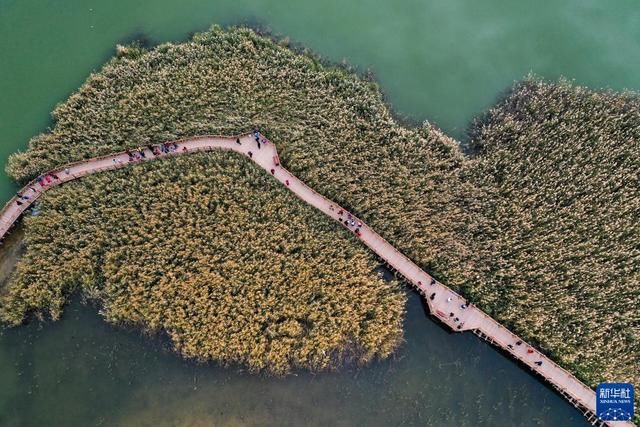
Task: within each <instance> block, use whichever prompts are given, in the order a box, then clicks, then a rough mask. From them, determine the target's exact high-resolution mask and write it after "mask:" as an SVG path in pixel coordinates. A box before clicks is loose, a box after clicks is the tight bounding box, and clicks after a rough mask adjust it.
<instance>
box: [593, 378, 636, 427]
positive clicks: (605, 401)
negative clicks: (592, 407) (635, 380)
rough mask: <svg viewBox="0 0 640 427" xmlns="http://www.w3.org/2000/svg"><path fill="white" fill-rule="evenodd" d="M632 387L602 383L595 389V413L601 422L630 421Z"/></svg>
mask: <svg viewBox="0 0 640 427" xmlns="http://www.w3.org/2000/svg"><path fill="white" fill-rule="evenodd" d="M633 399H634V397H633V385H631V384H629V383H603V384H600V385H598V387H597V388H596V413H597V414H598V419H600V420H601V421H630V420H631V419H632V418H633Z"/></svg>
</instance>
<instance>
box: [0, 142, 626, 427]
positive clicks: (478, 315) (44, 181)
mask: <svg viewBox="0 0 640 427" xmlns="http://www.w3.org/2000/svg"><path fill="white" fill-rule="evenodd" d="M259 139H260V140H262V141H263V143H258V142H257V141H256V138H255V136H254V135H253V134H245V135H240V136H237V137H224V136H201V137H195V138H190V139H184V140H179V141H173V142H168V143H166V144H162V145H161V146H155V147H156V148H159V147H163V148H167V147H170V148H171V149H166V150H164V149H163V150H160V149H156V148H154V150H153V151H152V149H151V148H150V147H147V148H144V149H141V150H140V151H137V152H136V151H135V150H131V151H132V152H133V153H137V154H136V156H135V157H132V156H130V154H129V153H128V152H121V153H116V154H113V155H109V156H105V157H98V158H93V159H88V160H83V161H80V162H76V163H72V164H68V165H65V166H63V167H61V168H58V169H56V170H53V171H50V172H48V173H46V174H44V175H42V176H41V177H38V178H37V179H36V180H33V181H31V182H30V183H28V184H27V185H26V186H24V187H23V188H22V189H21V190H20V191H19V192H18V194H17V195H16V196H15V197H13V198H12V199H11V200H10V201H9V202H8V203H7V204H6V205H5V207H4V208H3V209H2V211H0V239H2V238H4V237H5V235H6V234H7V233H8V232H9V230H10V229H11V227H12V226H13V224H14V223H15V222H16V221H17V220H18V218H19V217H20V216H21V215H22V213H23V212H24V211H25V210H27V209H28V208H29V207H30V206H31V205H32V204H33V203H34V201H35V200H37V199H38V198H39V197H40V196H41V195H42V194H43V193H44V192H45V191H46V190H47V189H49V188H51V187H54V186H56V185H60V184H63V183H65V182H67V181H72V180H75V179H77V178H81V177H83V176H85V175H90V174H94V173H97V172H102V171H107V170H112V169H118V168H121V167H125V166H127V165H129V164H135V163H137V162H140V161H148V160H153V159H155V158H164V157H170V156H173V155H180V154H187V153H194V152H206V151H212V150H229V151H235V152H238V153H241V154H244V155H246V156H248V157H249V158H250V159H251V160H252V161H253V162H254V163H256V164H258V165H259V166H260V167H262V168H263V169H265V170H266V171H267V173H269V174H271V175H272V176H273V177H274V178H275V179H276V180H278V181H280V182H281V183H282V184H283V185H285V186H286V187H287V188H288V189H289V190H291V191H292V192H293V193H294V194H295V195H296V196H298V197H299V198H300V199H302V200H303V201H304V202H306V203H308V204H309V205H311V206H313V207H315V208H316V209H318V210H320V211H321V212H323V213H324V214H325V215H327V216H329V217H331V218H333V219H334V220H336V221H338V222H340V223H341V224H342V225H343V226H344V227H346V228H347V229H348V230H349V231H350V232H352V233H355V234H356V235H357V236H358V237H359V238H360V240H362V242H363V243H364V244H365V245H367V246H368V247H369V248H370V249H371V250H372V251H374V252H375V253H376V254H377V255H378V256H379V257H380V258H382V259H383V260H384V261H385V262H386V263H387V264H388V266H389V267H391V268H392V269H393V270H395V271H397V272H398V273H399V274H400V275H402V276H403V277H404V278H405V279H406V280H407V281H409V282H410V283H411V284H412V285H413V286H415V287H416V288H417V289H418V291H419V292H420V294H422V295H423V296H424V297H425V299H426V302H427V305H428V307H429V310H430V312H431V314H432V315H433V316H434V317H437V318H438V319H439V320H440V321H441V322H442V323H444V324H445V325H447V326H448V327H449V328H450V329H451V330H452V331H454V332H462V331H469V330H470V331H472V332H473V333H475V334H476V335H478V336H480V337H481V338H483V339H485V340H487V341H488V342H490V343H492V344H494V345H495V346H497V347H499V348H500V349H502V350H503V351H504V352H506V353H508V354H509V355H510V356H511V357H513V358H514V359H516V360H518V361H519V362H521V363H523V364H524V365H526V366H528V367H529V368H530V369H531V370H532V371H534V372H535V373H536V374H537V375H538V376H540V377H542V378H544V379H545V380H546V381H548V382H549V383H550V384H551V385H552V386H553V387H554V388H555V389H556V390H558V391H559V392H560V394H562V395H563V396H564V397H565V398H567V399H568V400H569V401H570V402H571V403H572V404H573V405H574V406H576V407H577V408H578V409H580V410H581V411H582V412H583V413H584V414H585V416H586V417H587V419H588V420H589V421H590V422H591V423H592V424H594V425H613V424H608V423H606V422H602V421H599V420H598V419H597V417H596V416H595V411H596V395H595V392H594V391H593V390H592V389H591V388H590V387H588V386H587V385H585V384H584V383H582V382H581V381H580V380H578V379H577V378H576V377H575V376H573V375H572V374H571V373H569V372H568V371H566V370H565V369H563V368H562V367H560V366H559V365H558V364H556V363H555V362H553V361H552V360H550V359H549V358H547V357H546V356H545V355H543V354H542V353H541V352H540V351H538V350H537V349H535V348H533V347H532V346H530V345H529V344H527V343H526V342H524V341H523V340H522V339H521V338H519V337H518V336H517V335H515V334H514V333H512V332H511V331H509V330H508V329H507V328H505V327H504V326H502V325H501V324H500V323H498V322H497V321H495V320H494V319H493V318H491V317H489V316H488V315H487V314H486V313H484V312H483V311H482V310H480V309H479V308H477V307H475V306H474V305H472V304H468V303H467V301H466V300H465V299H464V298H463V297H462V296H460V295H459V294H457V293H456V292H454V291H453V290H451V289H450V288H448V287H447V286H445V285H443V284H442V283H439V282H438V281H437V280H435V279H434V278H433V277H432V276H430V275H429V274H428V273H426V272H425V271H424V270H422V269H421V268H420V267H418V266H417V265H416V264H415V263H414V262H412V261H411V260H410V259H409V258H407V257H406V256H404V255H403V254H402V253H400V252H399V251H398V250H397V249H396V248H395V247H394V246H392V245H391V244H390V243H389V242H387V241H386V240H385V239H383V238H382V237H381V236H380V235H378V234H377V233H376V232H375V231H374V230H372V229H371V228H369V226H368V225H366V224H365V223H364V222H363V221H362V220H360V219H359V218H357V217H355V215H353V214H352V213H350V212H348V211H347V210H345V209H344V208H342V207H341V206H339V205H337V204H335V203H334V202H332V201H331V200H328V199H327V198H325V197H324V196H322V195H321V194H318V193H317V192H316V191H314V190H313V189H312V188H310V187H308V186H307V185H306V184H305V183H304V182H302V181H300V180H299V179H298V178H296V177H295V176H294V175H293V174H291V172H289V171H288V170H287V169H285V168H284V167H283V166H282V165H281V164H280V161H279V158H278V153H277V150H276V147H275V146H274V145H273V144H272V143H271V142H268V140H266V139H265V138H264V137H263V136H260V137H259ZM258 145H260V147H258ZM154 151H155V153H154ZM140 153H144V156H141V155H140ZM633 425H634V424H633V423H632V422H630V421H627V422H620V421H618V422H615V426H625V427H631V426H633Z"/></svg>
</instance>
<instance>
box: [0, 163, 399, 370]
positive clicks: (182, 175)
mask: <svg viewBox="0 0 640 427" xmlns="http://www.w3.org/2000/svg"><path fill="white" fill-rule="evenodd" d="M41 209H42V213H41V214H40V215H38V216H33V217H29V218H26V219H25V222H26V228H27V229H28V230H30V231H29V232H28V234H27V241H26V243H27V247H28V250H27V252H26V254H25V256H24V258H23V259H22V262H20V264H19V266H18V269H17V272H16V274H15V276H14V284H13V286H12V287H11V288H10V289H9V295H8V297H9V298H8V299H6V300H5V301H4V305H3V307H2V311H1V312H0V314H1V315H2V317H3V318H4V320H6V321H8V322H11V323H20V322H22V319H23V316H24V315H25V314H26V313H29V312H34V311H35V312H38V313H40V315H41V316H47V317H50V318H53V319H57V318H59V317H60V315H61V312H62V308H63V305H64V304H65V302H66V300H67V297H68V295H69V294H70V293H71V292H73V291H80V292H81V293H82V295H83V296H84V297H86V298H89V299H91V300H93V301H95V302H96V303H97V304H98V305H99V306H100V310H101V313H102V315H103V316H104V317H105V318H106V319H107V320H108V321H110V322H113V323H116V324H132V325H140V326H142V327H143V328H145V329H146V330H148V331H151V332H154V331H166V333H167V334H168V335H169V337H170V338H171V340H172V342H173V344H174V345H175V347H176V349H177V350H178V351H179V352H180V353H181V354H182V355H184V356H185V357H189V358H195V359H199V360H209V359H214V360H217V361H220V362H222V363H224V364H230V363H243V364H245V365H246V366H248V367H249V368H250V369H251V370H253V371H267V372H271V373H275V374H285V373H287V372H289V371H290V370H291V369H296V368H307V369H311V370H326V369H333V368H336V367H338V366H340V364H342V363H344V362H346V361H351V362H355V363H357V364H361V363H366V362H369V361H370V360H372V359H373V358H375V357H380V358H385V357H387V356H389V355H390V354H391V353H392V352H393V350H394V349H395V348H396V347H397V346H398V344H399V343H400V341H401V338H402V321H403V313H404V302H405V297H404V294H403V293H402V291H401V290H400V288H399V287H398V286H397V284H396V283H393V282H385V281H383V280H382V278H380V277H379V276H378V275H377V274H376V272H375V269H376V267H377V264H376V262H375V260H374V258H373V257H372V256H371V255H370V254H369V253H368V252H367V251H366V250H365V249H364V247H362V246H361V245H360V244H359V243H358V242H357V240H356V239H355V238H354V237H353V236H351V234H350V233H348V232H347V231H345V230H343V229H342V228H341V227H340V226H339V225H338V224H336V223H334V222H332V221H331V220H329V219H328V218H326V217H324V216H323V215H322V214H321V213H320V212H317V211H315V210H313V209H312V208H310V207H309V206H307V205H305V204H304V203H303V202H301V201H299V200H298V199H296V197H295V196H294V195H293V194H292V193H290V192H288V191H287V190H286V189H285V188H282V187H281V186H280V185H279V184H278V183H277V182H276V181H275V180H273V179H271V178H270V177H269V176H267V174H265V173H264V171H263V170H262V169H260V168H258V167H256V166H254V165H253V164H252V163H250V162H249V161H247V160H246V159H244V158H243V157H241V156H240V155H238V154H235V153H232V154H230V153H223V152H212V153H207V154H197V155H191V156H188V157H180V158H176V159H165V160H159V161H155V162H153V163H144V164H139V165H136V166H132V167H129V168H125V169H122V170H118V171H113V172H108V173H103V174H98V175H92V176H89V177H86V178H84V179H83V180H82V182H74V183H70V184H68V185H64V186H62V187H58V188H55V189H52V190H50V191H49V192H48V193H47V196H46V197H45V198H44V199H43V202H42V203H41Z"/></svg>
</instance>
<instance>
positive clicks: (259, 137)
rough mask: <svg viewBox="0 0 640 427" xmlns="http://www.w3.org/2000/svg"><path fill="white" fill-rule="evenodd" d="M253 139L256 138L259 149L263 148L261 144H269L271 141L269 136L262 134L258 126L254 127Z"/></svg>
mask: <svg viewBox="0 0 640 427" xmlns="http://www.w3.org/2000/svg"><path fill="white" fill-rule="evenodd" d="M253 139H255V140H256V144H258V150H259V149H260V148H261V146H260V144H262V145H267V143H268V142H269V140H268V139H267V138H265V137H264V136H262V134H261V133H260V130H259V129H258V128H254V129H253ZM238 141H239V140H238Z"/></svg>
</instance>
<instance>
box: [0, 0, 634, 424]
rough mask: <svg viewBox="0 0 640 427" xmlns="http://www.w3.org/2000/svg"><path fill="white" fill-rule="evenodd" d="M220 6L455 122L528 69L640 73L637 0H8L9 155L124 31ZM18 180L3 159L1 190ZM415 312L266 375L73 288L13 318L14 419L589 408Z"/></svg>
mask: <svg viewBox="0 0 640 427" xmlns="http://www.w3.org/2000/svg"><path fill="white" fill-rule="evenodd" d="M213 23H218V24H222V25H230V24H234V23H252V24H259V25H261V26H264V27H268V28H270V29H271V30H272V31H273V32H275V33H277V34H282V35H286V36H289V37H290V38H291V39H292V40H294V41H297V42H300V43H302V44H304V45H306V46H308V47H310V48H312V49H314V50H315V51H316V52H318V53H319V54H321V55H323V56H325V57H327V58H329V59H331V60H334V61H342V60H345V59H346V60H347V61H348V62H349V63H351V64H353V65H356V66H357V67H359V68H360V69H366V68H371V69H372V70H373V72H374V74H375V75H376V77H377V79H378V80H379V81H380V83H381V85H382V88H383V89H384V91H385V95H386V96H387V98H388V100H389V102H390V103H391V104H392V106H393V107H394V109H395V110H396V111H397V112H399V113H400V114H401V115H403V116H406V117H408V118H409V119H410V120H412V121H413V122H416V123H418V122H420V121H422V120H425V119H429V120H430V121H431V122H434V123H436V124H437V125H438V126H440V127H441V128H443V129H444V130H445V131H446V132H448V133H450V134H451V135H454V136H456V137H463V135H464V130H465V128H466V126H467V124H468V123H469V120H470V119H471V118H472V117H473V116H474V115H475V114H477V113H479V112H481V111H483V110H484V109H486V108H487V107H488V106H489V105H491V103H492V102H493V101H494V99H495V98H496V96H498V94H499V93H500V92H501V91H502V90H504V89H506V88H507V87H508V86H509V85H510V84H511V83H513V81H514V80H517V79H520V78H521V77H523V76H524V75H526V74H527V73H529V72H531V71H532V72H535V73H536V74H538V75H541V76H544V77H548V78H557V77H558V76H561V75H563V76H566V77H568V78H571V79H575V80H576V81H577V82H578V83H580V84H585V85H588V86H591V87H595V88H599V87H605V86H606V87H612V88H614V89H623V88H630V89H640V74H638V73H637V70H638V69H640V43H638V41H639V40H640V8H638V7H637V1H636V0H618V1H616V2H602V1H596V0H574V1H563V2H560V1H546V0H545V1H536V2H524V1H506V0H505V1H500V0H487V1H484V2H478V1H472V0H468V1H462V0H447V1H444V0H443V1H431V0H429V1H427V0H395V1H386V2H382V1H378V0H365V1H362V0H356V1H348V2H346V1H338V0H326V1H314V2H311V1H300V0H298V1H292V0H287V1H264V0H251V1H249V0H224V1H211V0H180V1H173V0H156V1H154V2H151V1H147V0H145V1H142V0H141V1H135V2H131V1H124V0H110V1H108V2H105V1H97V0H64V1H63V0H56V1H53V0H19V1H18V0H2V1H0V94H1V96H2V98H0V142H1V143H0V163H3V164H4V163H5V161H6V158H7V156H8V154H9V153H11V152H14V151H16V150H19V149H24V148H25V147H26V142H27V140H28V139H29V138H30V137H31V136H32V135H34V134H36V133H38V132H41V131H43V130H45V129H46V127H47V126H48V125H50V118H49V112H50V111H51V110H52V109H53V107H54V106H55V104H56V103H58V102H60V101H62V100H64V99H65V98H66V97H67V96H68V95H69V94H70V93H71V92H72V91H73V90H74V89H75V88H77V87H78V86H79V85H80V84H81V83H82V81H83V80H84V79H85V78H86V76H87V75H88V74H89V73H90V72H91V71H92V70H94V69H97V68H99V67H100V65H101V64H102V63H104V61H106V60H107V59H108V58H109V57H110V56H111V55H112V54H113V52H114V46H115V45H116V44H117V43H119V42H124V41H127V40H131V39H132V38H141V37H144V38H145V39H147V40H149V41H150V42H152V43H157V42H162V41H167V40H176V41H179V40H184V39H185V38H186V37H188V35H189V34H190V33H192V32H194V31H198V30H204V29H206V28H207V27H208V26H209V25H211V24H213ZM14 188H15V186H14V185H13V184H12V183H11V182H10V180H9V179H8V178H7V177H6V176H4V175H2V176H0V198H1V199H2V200H7V199H8V198H9V197H10V196H11V194H12V192H13V191H14ZM2 268H6V265H5V264H2ZM0 276H1V275H0ZM405 329H406V343H405V345H404V346H403V347H402V349H401V350H400V352H399V353H398V355H397V357H396V358H395V359H393V360H389V361H387V362H384V363H377V364H374V365H372V366H371V367H369V368H365V369H361V370H357V371H343V372H341V373H337V374H323V375H316V376H312V375H309V374H304V373H302V374H300V375H298V376H294V377H290V378H286V379H268V378H262V377H260V376H251V375H247V374H244V373H241V372H238V369H222V368H218V367H215V366H199V365H195V364H192V363H188V362H184V361H182V360H180V359H179V358H177V357H176V356H174V355H172V354H171V353H169V352H168V351H167V350H166V345H165V344H164V343H163V342H162V340H160V339H147V338H144V337H141V336H140V335H139V334H138V333H136V332H133V331H122V330H118V329H114V328H113V327H111V326H109V325H106V324H104V323H103V322H102V321H101V320H100V318H99V317H98V316H97V315H96V314H95V310H93V309H92V308H90V307H85V306H82V305H80V304H79V303H74V304H73V305H72V306H71V307H69V309H68V311H67V314H66V316H65V317H64V319H63V320H62V321H60V322H57V323H53V324H45V325H39V324H31V325H28V326H25V327H22V328H18V329H13V330H8V331H3V332H2V333H1V335H0V425H2V426H5V425H8V426H32V425H37V426H46V425H59V426H62V425H64V426H75V425H150V426H151V425H154V426H155V425H229V426H231V425H380V426H396V425H439V426H449V425H450V426H465V425H469V426H473V425H495V426H503V425H513V426H528V425H549V426H551V425H563V426H572V425H586V421H585V420H584V419H583V418H582V417H581V415H580V414H579V413H578V412H577V411H575V410H574V409H573V408H572V407H571V406H570V405H569V404H567V403H566V402H564V401H563V400H562V399H561V398H560V397H558V396H557V395H556V394H555V393H554V392H552V391H551V390H549V389H548V388H547V387H545V386H544V385H543V384H541V383H540V382H538V381H537V380H536V379H535V378H533V377H532V376H530V375H529V374H528V373H527V372H526V371H525V370H524V369H521V368H520V367H518V366H517V365H516V364H514V363H513V362H511V361H510V360H508V359H506V358H505V357H504V356H502V355H501V354H499V353H498V352H496V351H495V350H493V349H492V348H491V347H489V346H488V345H485V344H484V343H482V342H480V341H479V340H478V339H476V338H475V337H474V336H471V335H469V334H465V335H451V334H449V333H447V332H445V331H444V330H442V329H441V328H440V327H439V326H438V325H437V324H436V323H434V322H432V321H431V320H430V319H429V318H428V317H427V316H426V315H425V312H424V309H423V308H422V306H421V304H420V301H419V299H418V298H417V296H415V295H414V294H411V296H410V299H409V306H408V318H407V321H406V328H405Z"/></svg>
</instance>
